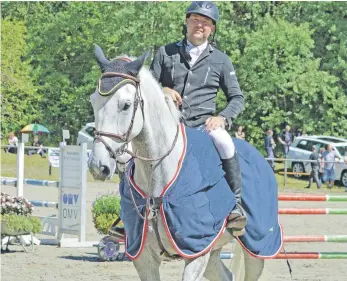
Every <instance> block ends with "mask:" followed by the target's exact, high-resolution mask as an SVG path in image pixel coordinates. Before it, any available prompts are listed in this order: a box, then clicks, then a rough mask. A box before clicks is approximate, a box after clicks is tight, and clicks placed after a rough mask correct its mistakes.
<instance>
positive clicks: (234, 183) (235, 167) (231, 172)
mask: <svg viewBox="0 0 347 281" xmlns="http://www.w3.org/2000/svg"><path fill="white" fill-rule="evenodd" d="M222 164H223V170H224V172H225V179H226V181H227V182H228V184H229V186H230V189H231V190H232V192H233V193H234V194H235V197H236V205H235V208H234V209H233V210H232V212H231V215H235V216H234V217H235V218H236V217H239V216H245V212H244V211H243V210H242V207H241V192H242V178H241V169H240V162H239V157H238V155H237V154H236V153H235V154H234V156H233V157H231V158H229V159H222Z"/></svg>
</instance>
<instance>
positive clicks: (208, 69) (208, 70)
mask: <svg viewBox="0 0 347 281" xmlns="http://www.w3.org/2000/svg"><path fill="white" fill-rule="evenodd" d="M210 69H211V68H210V67H208V68H207V72H206V76H205V80H204V85H205V84H206V81H207V77H208V74H209V72H210Z"/></svg>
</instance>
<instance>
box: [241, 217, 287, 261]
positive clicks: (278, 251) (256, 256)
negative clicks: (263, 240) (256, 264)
mask: <svg viewBox="0 0 347 281" xmlns="http://www.w3.org/2000/svg"><path fill="white" fill-rule="evenodd" d="M278 224H279V226H280V229H281V246H280V247H279V249H278V250H277V252H276V253H275V254H274V255H272V256H260V255H256V254H254V253H252V252H251V251H250V250H248V249H247V248H246V246H245V245H244V244H243V243H242V242H241V240H240V239H239V238H238V237H235V239H236V240H237V241H238V242H239V243H240V245H241V246H242V248H243V249H245V250H246V252H247V253H248V254H249V255H251V256H252V257H254V258H259V259H263V260H270V259H273V258H275V257H276V256H277V255H278V254H279V253H280V251H281V250H282V248H283V227H282V225H281V224H280V223H279V220H278Z"/></svg>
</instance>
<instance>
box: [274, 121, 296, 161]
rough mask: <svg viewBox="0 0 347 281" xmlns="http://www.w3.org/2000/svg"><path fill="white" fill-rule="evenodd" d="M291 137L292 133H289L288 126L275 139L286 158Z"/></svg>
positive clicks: (291, 140) (291, 141)
mask: <svg viewBox="0 0 347 281" xmlns="http://www.w3.org/2000/svg"><path fill="white" fill-rule="evenodd" d="M293 137H294V136H293V133H292V132H291V131H290V126H289V125H287V126H286V127H285V129H284V130H283V131H282V132H281V133H280V135H279V136H278V138H277V139H278V141H279V142H280V143H281V144H282V146H283V152H284V155H285V157H286V158H287V155H288V152H289V147H290V145H291V144H292V143H293Z"/></svg>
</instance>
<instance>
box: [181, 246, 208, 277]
mask: <svg viewBox="0 0 347 281" xmlns="http://www.w3.org/2000/svg"><path fill="white" fill-rule="evenodd" d="M209 258H210V252H208V253H207V254H205V255H202V256H200V257H198V258H196V259H186V260H185V267H184V271H183V279H182V280H183V281H200V280H202V278H203V275H204V272H205V269H206V266H207V263H208V260H209Z"/></svg>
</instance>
